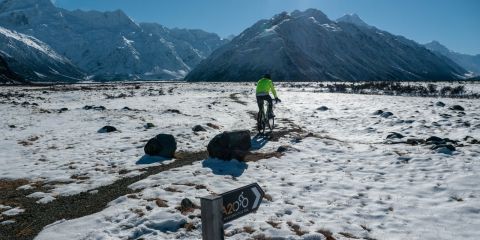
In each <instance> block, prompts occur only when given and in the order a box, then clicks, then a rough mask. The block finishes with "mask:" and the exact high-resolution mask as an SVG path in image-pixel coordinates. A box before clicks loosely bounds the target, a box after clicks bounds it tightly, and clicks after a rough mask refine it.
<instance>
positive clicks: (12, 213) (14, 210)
mask: <svg viewBox="0 0 480 240" xmlns="http://www.w3.org/2000/svg"><path fill="white" fill-rule="evenodd" d="M23 212H25V210H23V209H21V208H19V207H16V208H12V209H10V210H7V211H5V212H2V214H3V215H5V216H15V215H18V214H20V213H23Z"/></svg>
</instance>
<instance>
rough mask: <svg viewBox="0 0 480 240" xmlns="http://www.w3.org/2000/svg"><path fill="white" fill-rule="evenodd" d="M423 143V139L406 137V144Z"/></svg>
mask: <svg viewBox="0 0 480 240" xmlns="http://www.w3.org/2000/svg"><path fill="white" fill-rule="evenodd" d="M423 143H425V140H423V139H419V138H409V139H407V144H410V145H420V144H423Z"/></svg>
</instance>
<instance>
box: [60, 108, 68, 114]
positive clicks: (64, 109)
mask: <svg viewBox="0 0 480 240" xmlns="http://www.w3.org/2000/svg"><path fill="white" fill-rule="evenodd" d="M66 111H68V108H60V109H59V110H58V113H63V112H66Z"/></svg>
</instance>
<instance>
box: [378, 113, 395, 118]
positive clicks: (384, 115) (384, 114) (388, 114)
mask: <svg viewBox="0 0 480 240" xmlns="http://www.w3.org/2000/svg"><path fill="white" fill-rule="evenodd" d="M380 116H381V117H384V118H388V117H390V116H393V113H391V112H384V113H382V114H380Z"/></svg>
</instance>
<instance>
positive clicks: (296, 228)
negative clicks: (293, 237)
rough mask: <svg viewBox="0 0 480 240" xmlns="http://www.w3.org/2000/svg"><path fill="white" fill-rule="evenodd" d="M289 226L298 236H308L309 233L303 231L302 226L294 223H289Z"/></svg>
mask: <svg viewBox="0 0 480 240" xmlns="http://www.w3.org/2000/svg"><path fill="white" fill-rule="evenodd" d="M287 225H288V226H289V227H290V229H291V230H292V231H293V232H294V233H295V234H297V236H303V235H305V234H307V233H308V232H307V231H303V230H302V229H301V228H300V225H298V224H295V223H292V222H290V221H289V222H287Z"/></svg>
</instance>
